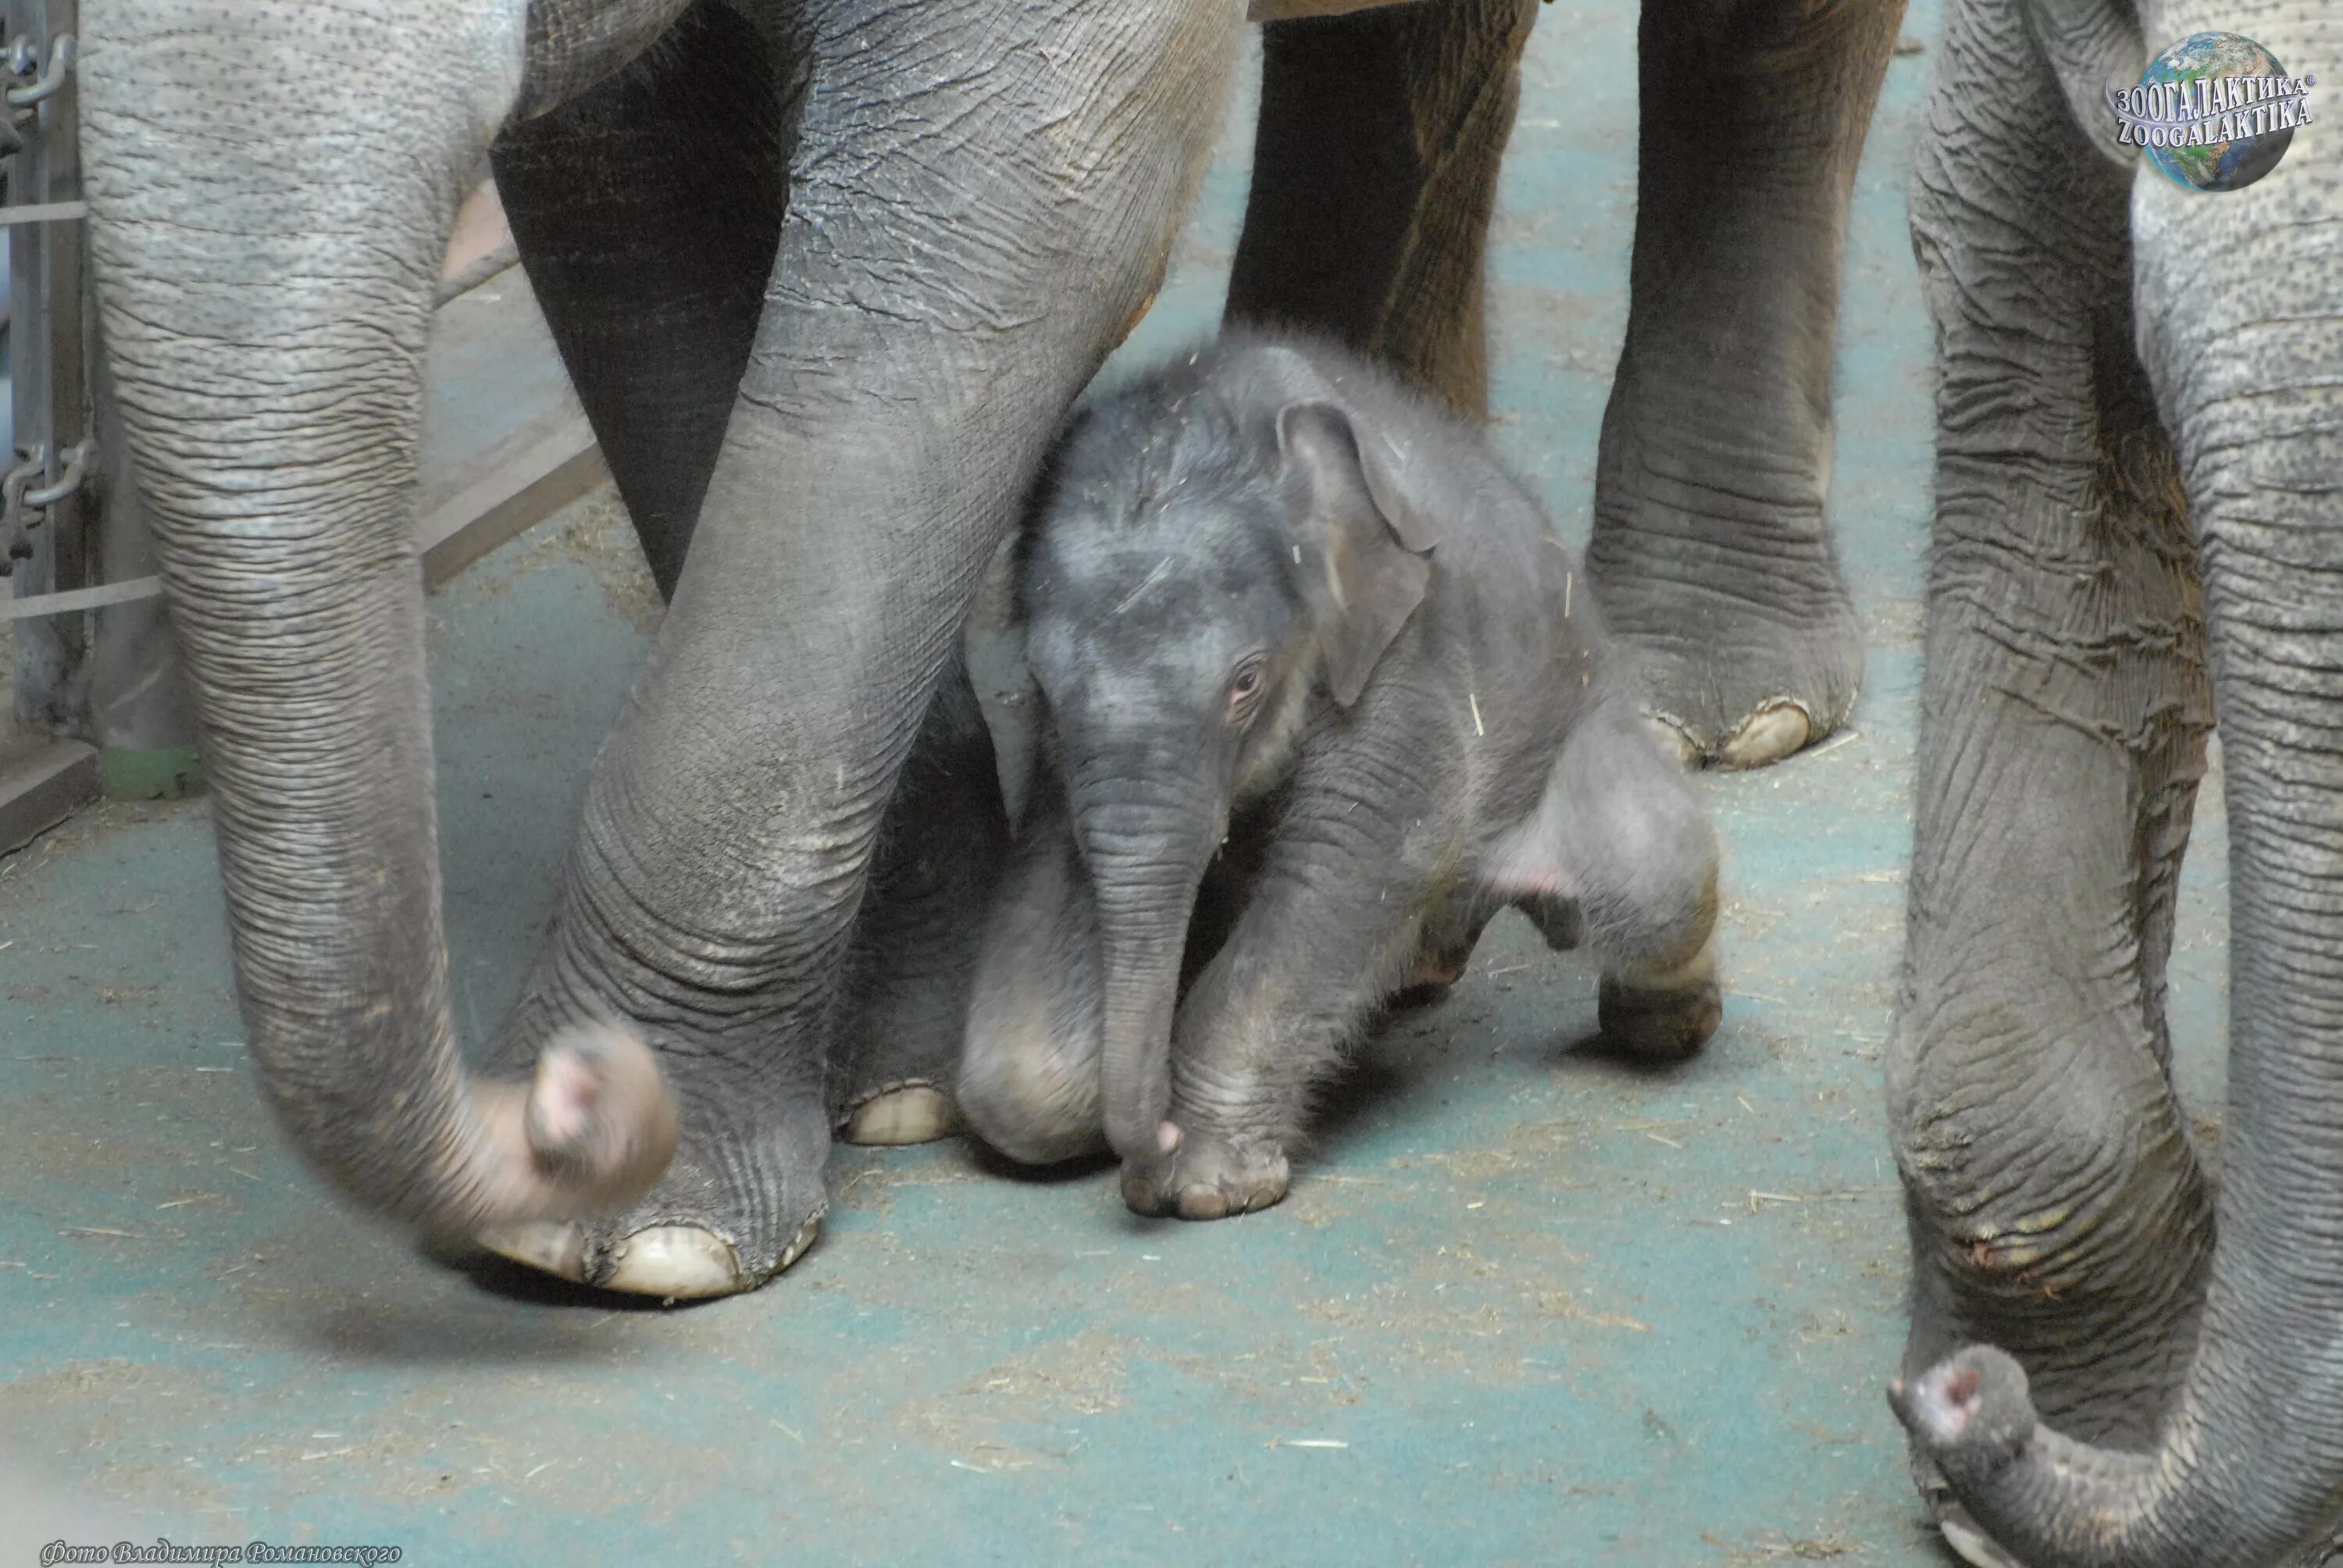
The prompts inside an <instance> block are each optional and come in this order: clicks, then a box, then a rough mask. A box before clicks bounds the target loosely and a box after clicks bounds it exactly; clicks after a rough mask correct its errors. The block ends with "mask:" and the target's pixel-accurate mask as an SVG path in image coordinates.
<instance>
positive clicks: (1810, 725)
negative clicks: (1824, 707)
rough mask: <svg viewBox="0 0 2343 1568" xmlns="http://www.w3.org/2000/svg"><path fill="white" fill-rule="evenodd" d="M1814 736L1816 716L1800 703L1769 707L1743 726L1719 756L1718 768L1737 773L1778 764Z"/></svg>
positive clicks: (1753, 716)
mask: <svg viewBox="0 0 2343 1568" xmlns="http://www.w3.org/2000/svg"><path fill="white" fill-rule="evenodd" d="M1814 732H1815V724H1814V719H1813V716H1812V715H1810V714H1808V713H1807V712H1806V710H1805V708H1804V707H1802V706H1801V705H1799V704H1798V703H1795V702H1788V701H1782V702H1773V703H1768V704H1767V705H1766V706H1765V707H1763V708H1760V709H1758V710H1757V711H1756V712H1755V713H1753V714H1751V715H1750V716H1749V717H1748V718H1747V719H1745V720H1744V721H1743V722H1742V725H1741V728H1740V729H1738V730H1737V731H1735V734H1734V736H1733V739H1730V740H1727V741H1726V742H1725V749H1723V750H1722V751H1720V752H1718V753H1717V757H1716V765H1717V766H1718V767H1720V768H1724V769H1735V770H1738V769H1745V768H1763V767H1765V766H1766V765H1767V764H1769V763H1774V762H1779V761H1780V760H1781V759H1783V758H1785V757H1787V756H1789V755H1791V754H1792V753H1793V752H1795V751H1798V750H1801V749H1804V748H1805V744H1806V742H1807V741H1808V740H1810V739H1814Z"/></svg>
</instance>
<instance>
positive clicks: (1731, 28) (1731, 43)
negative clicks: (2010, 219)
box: [1586, 0, 1904, 768]
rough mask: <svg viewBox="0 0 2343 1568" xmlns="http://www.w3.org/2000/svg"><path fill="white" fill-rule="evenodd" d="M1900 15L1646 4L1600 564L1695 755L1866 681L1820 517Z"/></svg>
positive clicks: (1731, 763) (1747, 739)
mask: <svg viewBox="0 0 2343 1568" xmlns="http://www.w3.org/2000/svg"><path fill="white" fill-rule="evenodd" d="M1903 13H1904V4H1903V0H1824V3H1821V4H1815V5H1805V4H1799V3H1796V0H1645V3H1644V18H1643V26H1642V31H1641V35H1640V65H1639V80H1640V83H1641V93H1642V109H1641V116H1640V119H1641V128H1640V133H1639V135H1640V141H1639V144H1638V152H1637V157H1636V180H1637V185H1636V209H1635V249H1634V265H1633V268H1632V272H1631V276H1630V280H1629V281H1630V297H1629V305H1628V315H1627V337H1626V343H1625V346H1624V348H1623V349H1622V350H1621V352H1620V356H1619V369H1618V373H1617V376H1616V377H1615V378H1614V381H1613V383H1612V387H1611V401H1610V404H1609V406H1608V407H1606V408H1605V409H1604V415H1603V437H1602V447H1601V452H1600V455H1599V458H1598V462H1597V466H1596V470H1595V479H1594V533H1593V536H1592V538H1591V539H1590V541H1589V543H1588V546H1587V551H1586V563H1587V571H1588V573H1589V574H1590V576H1592V578H1594V583H1595V586H1596V588H1597V589H1598V590H1599V591H1600V593H1601V595H1602V599H1603V607H1604V613H1605V614H1606V615H1607V616H1608V617H1609V618H1610V620H1611V625H1612V627H1613V628H1614V630H1616V631H1617V632H1618V634H1619V635H1620V636H1621V637H1622V638H1624V639H1625V640H1626V641H1627V642H1628V643H1629V644H1630V645H1631V646H1633V647H1634V648H1636V649H1637V651H1638V652H1639V654H1640V655H1641V658H1642V662H1643V665H1644V674H1645V678H1646V681H1647V683H1648V684H1649V686H1650V689H1651V694H1652V704H1653V712H1654V716H1655V717H1656V718H1657V719H1659V720H1660V721H1661V722H1662V723H1663V724H1664V726H1665V727H1666V728H1668V729H1672V730H1673V731H1674V739H1675V740H1676V742H1677V744H1678V745H1679V747H1680V748H1681V749H1682V751H1683V753H1684V757H1685V758H1686V759H1687V760H1691V761H1711V762H1717V763H1721V764H1722V765H1724V766H1725V767H1730V768H1754V767H1759V766H1762V765H1764V764H1765V763H1768V762H1773V761H1776V760H1778V759H1781V758H1783V757H1786V756H1788V755H1789V754H1790V753H1791V752H1794V751H1795V750H1797V749H1799V748H1800V747H1802V746H1805V745H1806V744H1808V743H1809V742H1811V741H1815V740H1819V739H1822V738H1823V737H1824V736H1825V735H1827V734H1829V733H1830V732H1831V731H1832V730H1833V729H1836V728H1837V727H1838V726H1839V724H1841V723H1842V722H1844V721H1845V718H1846V715H1847V713H1848V711H1849V709H1852V708H1853V707H1854V705H1855V689H1856V687H1857V686H1858V685H1859V684H1860V682H1861V680H1862V676H1863V647H1862V640H1861V637H1860V635H1859V633H1858V631H1857V628H1856V626H1855V610H1854V607H1853V604H1852V603H1851V602H1850V600H1849V599H1848V598H1847V591H1846V584H1845V581H1844V579H1843V578H1841V577H1840V575H1839V567H1838V560H1837V558H1836V555H1835V551H1834V550H1833V548H1832V546H1831V539H1830V535H1829V533H1828V532H1827V530H1826V529H1825V527H1824V522H1823V500H1824V497H1825V494H1826V493H1827V492H1828V490H1829V487H1830V465H1831V407H1830V393H1831V367H1832V355H1833V343H1834V334H1835V328H1836V324H1837V317H1838V289H1839V274H1840V261H1841V254H1842V250H1843V248H1844V242H1845V233H1846V209H1847V200H1848V196H1849V194H1850V192H1851V191H1852V189H1853V186H1854V182H1855V164H1856V161H1857V159H1858V158H1859V157H1860V156H1861V154H1862V151H1863V138H1864V132H1865V128H1866V127H1867V126H1869V124H1870V122H1871V111H1872V107H1873V106H1874V104H1875V103H1876V102H1877V100H1878V96H1879V85H1880V82H1881V80H1882V79H1883V78H1884V76H1885V73H1886V67H1887V59H1888V55H1889V52H1890V50H1891V49H1892V48H1893V47H1894V45H1895V39H1896V27H1897V25H1898V23H1899V22H1900V21H1901V19H1902V16H1903ZM1693 106H1698V107H1697V109H1694V107H1693Z"/></svg>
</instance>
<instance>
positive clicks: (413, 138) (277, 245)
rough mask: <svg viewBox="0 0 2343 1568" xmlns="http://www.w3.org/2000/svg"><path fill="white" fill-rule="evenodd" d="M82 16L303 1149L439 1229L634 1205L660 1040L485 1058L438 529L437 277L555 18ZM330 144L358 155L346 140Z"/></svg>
mask: <svg viewBox="0 0 2343 1568" xmlns="http://www.w3.org/2000/svg"><path fill="white" fill-rule="evenodd" d="M204 9H205V13H206V22H205V25H202V26H200V27H196V26H190V25H188V19H187V18H188V7H187V5H186V3H185V0H109V3H108V4H106V5H102V6H93V7H91V8H90V9H89V10H88V11H87V12H86V13H85V22H86V24H87V28H86V33H85V62H86V64H85V70H84V71H83V73H82V74H81V80H82V82H83V84H84V86H83V103H84V109H85V126H86V129H85V136H86V138H87V139H86V142H85V147H86V153H87V166H88V168H89V187H90V188H89V193H88V194H89V197H90V205H91V229H90V232H91V244H92V247H93V254H94V257H95V262H96V276H97V283H98V290H97V297H98V303H99V307H100V309H101V312H102V315H103V323H104V330H105V335H106V341H107V344H108V346H109V348H110V351H111V353H112V355H113V359H114V364H115V366H116V386H117V387H118V389H119V397H120V403H121V416H122V424H123V427H124V428H125V430H126V434H127V436H128V438H129V444H130V446H131V448H132V452H133V456H134V458H135V460H136V470H137V473H138V477H139V480H140V483H141V485H142V487H143V488H144V490H145V493H146V500H147V503H148V505H149V508H150V510H151V514H152V517H153V519H154V527H155V534H156V551H157V556H158V558H159V560H160V562H161V568H162V575H163V578H164V585H165V588H166V594H167V597H168V600H169V603H170V607H171V616H172V622H173V626H174V628H175V631H176V636H177V638H178V641H179V646H180V649H181V652H182V655H183V657H184V658H185V662H186V669H187V673H188V676H189V680H190V686H191V688H192V689H193V691H194V694H195V699H196V709H197V717H198V721H199V724H200V727H201V738H202V741H203V745H204V749H205V753H206V768H207V770H208V772H209V775H210V779H211V781H212V785H213V789H214V793H215V801H216V808H215V812H216V828H217V836H218V841H219V852H220V867H221V879H222V881H223V883H224V885H225V889H226V895H227V902H228V915H229V926H230V931H231V935H232V938H233V941H234V948H235V959H236V982H237V994H238V997H239V1000H240V1002H241V1006H242V1009H243V1013H244V1019H245V1023H246V1029H247V1030H248V1032H249V1035H250V1049H251V1051H252V1055H253V1059H254V1061H255V1063H256V1067H257V1070H258V1072H259V1077H260V1081H261V1085H262V1088H263V1090H264V1091H265V1093H266V1097H267V1099H268V1101H269V1102H270V1104H271V1106H272V1107H273V1109H274V1110H275V1111H276V1114H277V1118H278V1120H279V1121H280V1122H281V1123H282V1125H283V1126H284V1127H285V1129H286V1130H287V1133H288V1134H289V1135H290V1137H291V1139H292V1141H293V1142H294V1143H295V1144H296V1146H297V1148H298V1149H299V1151H300V1152H301V1154H302V1155H303V1157H304V1158H305V1159H306V1160H307V1161H308V1162H309V1164H310V1165H311V1166H312V1167H313V1168H315V1169H316V1170H317V1171H318V1172H319V1173H320V1174H322V1175H323V1176H325V1177H326V1178H327V1180H328V1181H331V1182H332V1183H333V1184H334V1185H336V1186H337V1187H338V1188H339V1189H341V1190H342V1191H344V1192H346V1193H347V1194H349V1195H351V1196H352V1197H354V1198H356V1199H357V1200H359V1201H361V1202H363V1203H365V1204H366V1205H367V1206H368V1207H371V1208H373V1209H376V1210H378V1211H384V1212H387V1213H388V1214H390V1215H393V1216H395V1217H397V1218H398V1219H401V1220H403V1221H407V1222H409V1223H412V1224H415V1225H417V1226H419V1227H425V1228H428V1229H430V1230H433V1231H451V1232H452V1231H467V1230H469V1229H471V1228H474V1227H477V1226H478V1225H480V1224H483V1223H488V1222H491V1221H499V1220H510V1219H519V1218H527V1217H540V1216H549V1215H553V1214H562V1213H578V1212H584V1211H598V1210H600V1209H603V1208H607V1207H613V1206H616V1205H617V1204H618V1203H620V1202H622V1201H625V1200H627V1199H628V1198H629V1197H631V1196H632V1195H633V1194H634V1193H635V1192H637V1191H640V1190H641V1189H642V1188H643V1187H645V1186H647V1185H648V1184H649V1181H651V1180H653V1179H655V1177H656V1176H657V1174H658V1171H659V1169H660V1168H662V1167H663V1166H664V1164H665V1162H666V1160H667V1158H668V1155H669V1153H670V1152H671V1151H672V1149H673V1144H674V1136H675V1124H674V1113H673V1110H672V1106H671V1104H670V1102H669V1100H668V1098H667V1094H666V1091H665V1089H664V1087H663V1086H662V1085H661V1083H660V1081H659V1073H658V1070H657V1068H656V1066H655V1065H654V1063H653V1062H652V1060H651V1059H650V1057H649V1053H648V1052H647V1051H646V1050H644V1049H643V1047H642V1046H641V1044H640V1043H639V1042H638V1041H635V1040H632V1039H630V1038H628V1037H626V1036H623V1035H620V1034H618V1032H617V1031H615V1030H594V1031H589V1032H588V1033H586V1034H582V1035H579V1036H578V1037H576V1038H575V1040H573V1041H572V1042H571V1045H570V1047H569V1048H568V1049H561V1050H552V1051H549V1052H548V1055H547V1057H546V1058H545V1060H544V1061H543V1063H542V1064H541V1067H540V1070H539V1073H538V1081H537V1085H536V1088H535V1090H534V1091H531V1090H529V1089H526V1088H524V1087H522V1086H518V1085H513V1086H498V1087H488V1086H476V1085H473V1084H471V1083H469V1082H468V1077H467V1074H466V1072H465V1070H464V1067H463V1064H462V1060H461V1059H460V1057H459V1055H458V1050H457V1042H456V1038H455V1031H454V1028H453V1023H452V1015H451V1010H450V1008H449V1003H448V990H447V952H446V947H445V943H444V940H443V938H442V934H441V924H440V911H439V877H438V859H437V856H438V846H437V823H436V815H435V811H434V800H433V792H432V743H431V724H430V709H429V700H428V695H427V689H426V686H425V678H424V612H423V595H422V581H421V576H420V571H419V566H418V560H417V547H416V540H415V534H414V527H413V508H414V500H415V494H416V457H417V427H418V424H419V421H420V416H421V412H422V387H423V364H424V356H425V348H426V344H427V338H428V335H429V328H430V317H431V303H432V293H433V287H434V285H435V283H436V281H437V274H438V268H439V261H440V257H441V256H442V254H443V253H444V250H445V247H446V244H447V233H448V230H449V228H450V227H451V226H452V222H453V216H454V213H455V208H456V205H457V202H458V198H459V197H460V196H461V195H462V190H461V186H462V180H463V176H464V174H465V172H466V171H467V170H468V168H469V166H471V165H472V163H473V162H474V160H475V159H476V158H477V156H478V152H479V151H480V149H481V148H482V147H483V146H485V145H486V142H487V139H488V136H490V135H491V134H492V133H493V132H494V130H495V128H496V126H497V123H498V120H499V119H500V118H501V117H502V116H503V114H504V112H505V110H506V108H507V106H508V105H509V104H510V103H511V102H512V100H513V98H514V96H515V95H516V94H517V93H518V89H519V85H520V79H521V75H522V69H523V60H524V49H525V41H524V38H523V20H524V17H523V9H524V8H523V7H522V6H521V5H518V4H517V3H505V0H498V3H496V4H493V5H490V4H484V3H474V4H454V5H444V6H432V7H425V6H420V5H406V6H400V5H383V6H377V7H375V8H373V9H372V10H371V11H367V10H359V11H353V10H351V9H350V8H348V7H343V6H330V7H329V6H302V5H273V6H253V7H249V8H247V7H243V6H215V7H206V8H204ZM320 149H326V151H325V153H324V154H323V156H321V154H320Z"/></svg>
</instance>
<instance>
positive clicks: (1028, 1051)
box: [956, 1008, 1105, 1165]
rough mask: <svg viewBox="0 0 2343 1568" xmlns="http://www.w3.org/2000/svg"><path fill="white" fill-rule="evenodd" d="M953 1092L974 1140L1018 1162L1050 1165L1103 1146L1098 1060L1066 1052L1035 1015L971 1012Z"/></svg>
mask: <svg viewBox="0 0 2343 1568" xmlns="http://www.w3.org/2000/svg"><path fill="white" fill-rule="evenodd" d="M956 1093H957V1097H958V1099H959V1101H960V1114H961V1115H962V1116H964V1117H965V1118H966V1119H967V1121H968V1124H969V1126H970V1127H971V1128H973V1129H974V1130H975V1131H976V1134H977V1136H978V1137H980V1138H981V1139H983V1140H984V1141H985V1142H986V1143H988V1144H990V1146H991V1147H992V1148H994V1149H997V1150H999V1151H1001V1153H1003V1154H1006V1155H1007V1156H1009V1157H1010V1158H1011V1160H1015V1161H1019V1162H1020V1163H1021V1164H1026V1165H1053V1164H1056V1163H1057V1162H1058V1161H1061V1160H1071V1159H1074V1158H1075V1157H1077V1156H1079V1155H1082V1154H1088V1153H1091V1152H1094V1151H1098V1150H1100V1149H1102V1148H1104V1147H1105V1130H1104V1123H1103V1121H1101V1118H1100V1112H1099V1088H1098V1066H1097V1059H1096V1057H1095V1056H1094V1055H1089V1054H1086V1053H1082V1052H1079V1051H1074V1050H1068V1049H1067V1048H1066V1042H1065V1041H1063V1040H1061V1039H1059V1038H1057V1037H1056V1036H1055V1034H1054V1033H1053V1031H1051V1030H1050V1029H1049V1028H1048V1027H1047V1025H1046V1023H1045V1022H1044V1021H1043V1020H1042V1019H1041V1018H1040V1017H1039V1016H1036V1015H1034V1014H1031V1013H1028V1014H1027V1015H1026V1016H1025V1017H1023V1018H1020V1019H1013V1020H1008V1019H1001V1018H997V1017H994V1018H988V1017H986V1016H985V1010H983V1009H981V1008H980V1009H978V1010H976V1011H975V1012H974V1013H972V1014H971V1016H970V1021H969V1033H968V1042H967V1046H966V1049H965V1050H963V1052H962V1053H961V1059H960V1081H959V1084H958V1086H957V1090H956Z"/></svg>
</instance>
